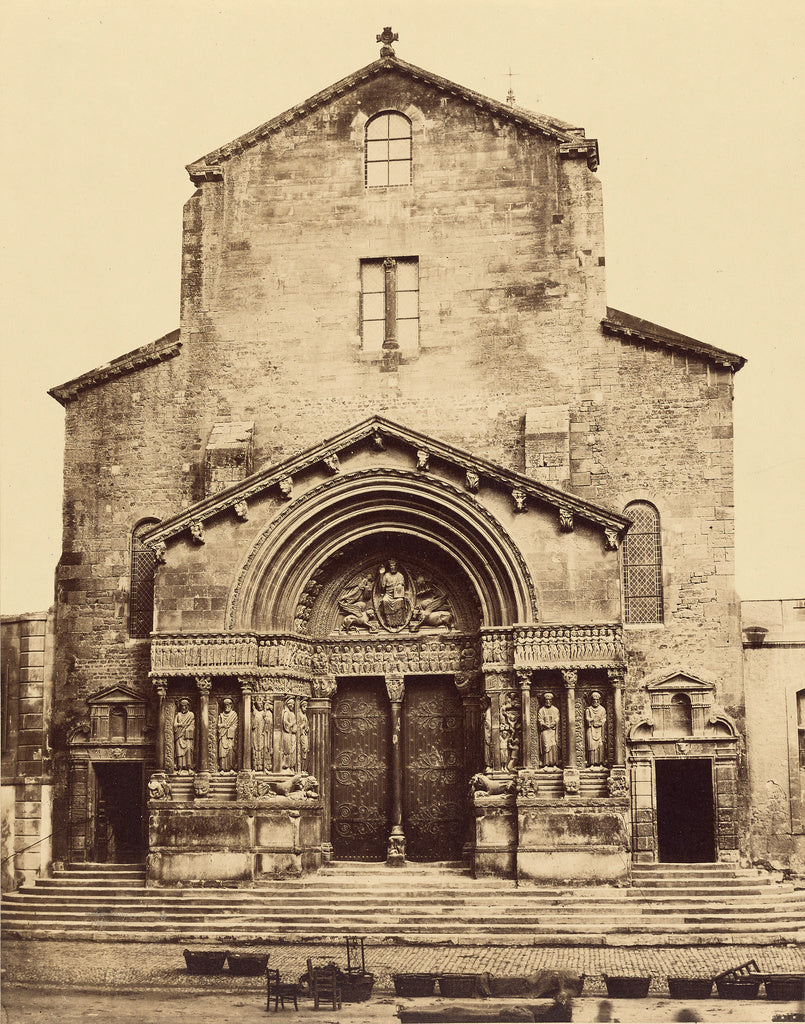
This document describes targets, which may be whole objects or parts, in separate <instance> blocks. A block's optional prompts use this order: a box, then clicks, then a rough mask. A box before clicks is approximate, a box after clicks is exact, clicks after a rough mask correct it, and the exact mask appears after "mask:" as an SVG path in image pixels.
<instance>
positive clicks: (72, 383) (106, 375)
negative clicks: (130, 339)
mask: <svg viewBox="0 0 805 1024" xmlns="http://www.w3.org/2000/svg"><path fill="white" fill-rule="evenodd" d="M181 348H182V343H181V341H180V340H179V329H178V328H177V329H176V330H175V331H171V332H170V334H166V335H165V336H164V337H162V338H158V339H157V340H156V341H153V342H151V344H150V345H143V346H142V347H141V348H136V349H134V351H133V352H127V353H126V355H123V356H119V357H118V358H117V359H113V360H112V362H111V363H104V364H103V366H97V367H96V368H95V369H94V370H89V371H88V372H87V373H82V374H81V376H80V377H75V378H74V379H73V380H68V381H67V383H66V384H60V385H59V386H58V387H55V388H51V389H50V391H48V394H49V395H51V396H52V397H53V398H55V399H56V401H57V402H60V403H61V404H62V405H64V406H66V405H67V404H68V403H69V402H71V401H72V400H73V399H74V398H75V397H76V396H77V395H80V394H81V393H82V392H84V391H89V390H90V388H95V387H98V385H99V384H105V383H107V381H110V380H117V378H118V377H124V376H125V375H126V374H127V373H133V372H134V371H135V370H141V369H143V367H145V366H153V365H154V364H156V363H163V362H165V360H166V359H173V358H174V356H178V355H179V352H180V351H181Z"/></svg>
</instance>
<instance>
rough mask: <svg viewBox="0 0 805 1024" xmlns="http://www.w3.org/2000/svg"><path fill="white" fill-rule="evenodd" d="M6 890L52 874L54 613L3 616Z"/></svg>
mask: <svg viewBox="0 0 805 1024" xmlns="http://www.w3.org/2000/svg"><path fill="white" fill-rule="evenodd" d="M1 628H2V655H1V657H2V700H3V707H2V729H3V735H2V846H1V853H2V887H3V891H4V892H6V891H8V890H10V889H16V888H17V887H18V886H20V885H22V884H23V883H30V882H32V881H33V880H34V879H35V878H36V877H38V876H40V875H44V874H46V873H47V870H48V865H49V863H50V857H51V798H52V790H53V785H52V777H51V775H50V746H49V724H50V711H51V704H52V697H53V689H52V681H53V674H52V667H53V666H52V659H53V615H52V612H51V613H48V612H35V613H32V614H28V615H16V616H12V615H4V616H3V617H2V624H1Z"/></svg>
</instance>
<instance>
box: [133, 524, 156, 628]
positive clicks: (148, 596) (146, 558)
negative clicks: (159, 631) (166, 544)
mask: <svg viewBox="0 0 805 1024" xmlns="http://www.w3.org/2000/svg"><path fill="white" fill-rule="evenodd" d="M158 522H159V520H158V519H143V520H142V521H141V522H139V523H138V524H137V525H136V526H135V527H134V529H133V530H132V533H131V589H130V591H129V636H130V637H133V638H135V639H136V638H142V637H147V636H149V635H150V633H151V630H152V629H153V628H154V574H155V572H156V567H157V556H156V552H155V551H154V550H153V548H149V547H146V545H145V544H143V542H142V535H143V534H144V533H145V532H146V530H149V529H151V527H152V526H154V525H155V524H156V523H158Z"/></svg>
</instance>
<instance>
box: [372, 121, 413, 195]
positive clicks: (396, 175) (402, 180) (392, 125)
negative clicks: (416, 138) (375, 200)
mask: <svg viewBox="0 0 805 1024" xmlns="http://www.w3.org/2000/svg"><path fill="white" fill-rule="evenodd" d="M365 145H366V161H365V181H366V186H367V188H376V187H378V186H382V185H410V184H411V122H410V121H409V120H408V118H407V117H406V116H405V114H399V113H397V112H396V111H394V110H386V111H384V112H383V113H382V114H376V115H375V116H374V117H373V118H372V119H371V120H370V121H368V122H367V123H366V143H365Z"/></svg>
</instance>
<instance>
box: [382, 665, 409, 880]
mask: <svg viewBox="0 0 805 1024" xmlns="http://www.w3.org/2000/svg"><path fill="white" fill-rule="evenodd" d="M386 691H387V692H388V695H389V700H390V701H391V787H392V788H391V835H390V836H389V846H388V854H387V856H386V863H387V864H388V865H389V866H391V867H401V866H402V865H403V864H405V833H404V832H403V827H402V702H403V696H404V695H405V681H404V679H403V674H402V673H401V672H389V673H388V675H387V676H386Z"/></svg>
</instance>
